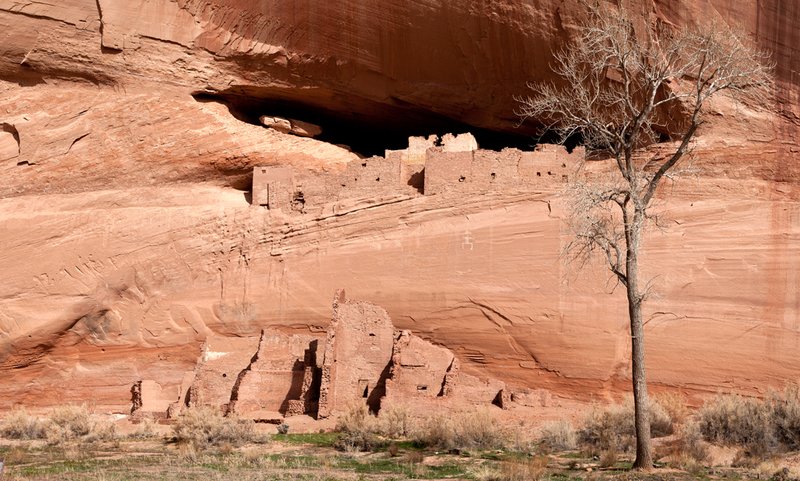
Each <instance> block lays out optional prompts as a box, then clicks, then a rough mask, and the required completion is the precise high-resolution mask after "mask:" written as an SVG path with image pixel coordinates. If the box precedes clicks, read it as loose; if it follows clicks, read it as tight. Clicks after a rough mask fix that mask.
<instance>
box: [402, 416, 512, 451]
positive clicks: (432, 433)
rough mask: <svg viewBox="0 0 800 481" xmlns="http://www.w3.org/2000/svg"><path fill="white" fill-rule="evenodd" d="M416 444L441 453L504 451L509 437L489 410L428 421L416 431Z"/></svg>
mask: <svg viewBox="0 0 800 481" xmlns="http://www.w3.org/2000/svg"><path fill="white" fill-rule="evenodd" d="M414 440H415V441H416V442H417V443H419V444H421V445H423V446H429V447H435V448H440V449H448V450H450V449H503V448H505V447H506V445H507V444H508V440H509V433H508V432H507V430H506V429H504V428H503V426H502V425H501V424H500V423H499V422H498V420H497V419H496V417H495V416H494V415H493V414H492V413H491V411H489V410H487V409H477V410H475V411H466V412H461V413H457V414H453V415H451V416H447V417H444V416H441V415H437V416H431V417H428V418H427V419H426V420H425V421H424V422H423V423H422V424H421V425H420V427H419V428H418V429H416V430H415V433H414Z"/></svg>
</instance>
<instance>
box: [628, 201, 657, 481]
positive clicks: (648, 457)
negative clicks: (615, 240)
mask: <svg viewBox="0 0 800 481" xmlns="http://www.w3.org/2000/svg"><path fill="white" fill-rule="evenodd" d="M641 220H642V219H641V217H639V215H634V220H633V222H632V223H631V225H628V226H626V229H625V230H626V236H625V237H626V241H627V244H628V245H627V252H626V254H627V256H626V257H627V258H626V260H625V269H626V276H627V281H628V282H627V296H628V317H629V318H630V322H631V366H632V371H633V372H632V382H633V405H634V417H635V425H636V461H634V463H633V467H634V469H651V468H652V467H653V455H652V453H651V451H650V413H649V401H648V396H647V376H646V375H645V364H644V323H643V322H642V296H641V294H640V292H639V278H638V276H639V239H640V235H641V225H642V224H641V222H640V221H641Z"/></svg>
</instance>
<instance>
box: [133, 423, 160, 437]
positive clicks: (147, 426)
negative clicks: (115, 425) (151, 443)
mask: <svg viewBox="0 0 800 481" xmlns="http://www.w3.org/2000/svg"><path fill="white" fill-rule="evenodd" d="M154 437H156V429H155V423H153V421H152V420H150V419H145V420H144V421H142V422H140V423H139V424H138V425H137V426H136V429H135V430H134V431H132V432H131V433H130V434H128V438H129V439H152V438H154Z"/></svg>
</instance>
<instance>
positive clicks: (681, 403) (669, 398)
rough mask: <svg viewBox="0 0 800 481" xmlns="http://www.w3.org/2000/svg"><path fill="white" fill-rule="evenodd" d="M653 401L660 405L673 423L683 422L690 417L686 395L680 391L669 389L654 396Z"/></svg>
mask: <svg viewBox="0 0 800 481" xmlns="http://www.w3.org/2000/svg"><path fill="white" fill-rule="evenodd" d="M653 402H655V403H656V404H657V405H658V406H660V407H661V408H662V409H663V410H664V412H666V413H667V416H669V418H670V419H671V421H672V423H673V424H676V425H677V424H683V423H684V421H686V419H687V418H688V417H689V408H688V407H687V406H686V396H684V395H683V394H681V393H680V392H675V391H669V392H665V393H659V394H657V395H655V396H654V397H653Z"/></svg>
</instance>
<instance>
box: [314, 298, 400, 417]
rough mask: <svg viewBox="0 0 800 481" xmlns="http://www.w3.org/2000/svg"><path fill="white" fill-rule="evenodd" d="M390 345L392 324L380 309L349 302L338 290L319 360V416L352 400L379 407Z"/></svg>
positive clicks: (392, 331)
mask: <svg viewBox="0 0 800 481" xmlns="http://www.w3.org/2000/svg"><path fill="white" fill-rule="evenodd" d="M393 345H394V326H393V325H392V321H391V319H389V315H388V314H387V313H386V311H385V310H384V309H383V308H381V307H378V306H375V305H372V304H369V303H366V302H357V301H348V300H347V299H346V298H345V297H344V292H343V291H340V292H339V293H337V296H336V298H335V301H334V316H333V319H332V320H331V324H330V327H329V328H328V338H327V340H326V345H325V354H324V358H323V360H322V381H321V386H320V401H319V416H320V417H327V416H329V415H331V414H334V413H336V412H339V411H343V410H345V409H347V408H348V407H349V406H350V405H351V404H353V403H354V402H366V403H367V405H368V406H369V407H370V409H372V410H373V411H377V410H378V409H380V401H381V398H383V396H384V394H385V390H386V379H387V378H388V376H389V370H390V367H391V366H390V362H391V360H392V346H393Z"/></svg>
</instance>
